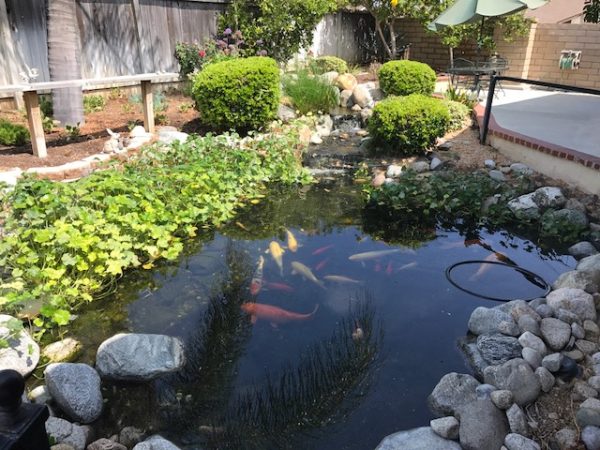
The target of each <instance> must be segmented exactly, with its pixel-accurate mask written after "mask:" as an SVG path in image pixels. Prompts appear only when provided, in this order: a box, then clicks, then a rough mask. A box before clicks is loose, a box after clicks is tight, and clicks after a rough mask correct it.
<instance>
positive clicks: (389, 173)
mask: <svg viewBox="0 0 600 450" xmlns="http://www.w3.org/2000/svg"><path fill="white" fill-rule="evenodd" d="M403 169H404V168H403V167H402V166H398V165H396V164H390V165H389V166H388V168H387V170H386V172H385V176H386V177H388V178H398V177H401V176H402V173H403V172H402V171H403Z"/></svg>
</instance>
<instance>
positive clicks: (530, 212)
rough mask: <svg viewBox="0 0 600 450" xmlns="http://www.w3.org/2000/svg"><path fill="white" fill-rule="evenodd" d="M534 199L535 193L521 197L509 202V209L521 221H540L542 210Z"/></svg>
mask: <svg viewBox="0 0 600 450" xmlns="http://www.w3.org/2000/svg"><path fill="white" fill-rule="evenodd" d="M533 197H534V194H533V193H531V194H525V195H521V196H520V197H518V198H515V199H513V200H511V201H510V202H508V209H510V210H511V211H512V212H513V214H514V215H515V216H516V217H517V218H519V219H527V220H531V219H539V217H540V208H539V207H538V205H537V203H536V202H535V200H534V199H533Z"/></svg>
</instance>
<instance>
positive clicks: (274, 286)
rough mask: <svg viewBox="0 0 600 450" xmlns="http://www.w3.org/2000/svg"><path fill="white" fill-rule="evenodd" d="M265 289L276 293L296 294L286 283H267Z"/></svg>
mask: <svg viewBox="0 0 600 450" xmlns="http://www.w3.org/2000/svg"><path fill="white" fill-rule="evenodd" d="M265 287H266V288H267V289H272V290H274V291H284V292H294V288H293V287H291V286H290V285H289V284H285V283H275V282H273V283H271V282H269V281H267V283H265Z"/></svg>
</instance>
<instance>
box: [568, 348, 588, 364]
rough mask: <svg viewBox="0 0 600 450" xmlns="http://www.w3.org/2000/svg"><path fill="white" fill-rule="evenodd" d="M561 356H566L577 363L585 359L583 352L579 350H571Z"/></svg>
mask: <svg viewBox="0 0 600 450" xmlns="http://www.w3.org/2000/svg"><path fill="white" fill-rule="evenodd" d="M563 356H568V357H569V358H571V359H573V360H575V361H577V362H579V361H583V358H585V355H584V354H583V352H582V351H581V350H577V349H575V350H571V351H568V352H563Z"/></svg>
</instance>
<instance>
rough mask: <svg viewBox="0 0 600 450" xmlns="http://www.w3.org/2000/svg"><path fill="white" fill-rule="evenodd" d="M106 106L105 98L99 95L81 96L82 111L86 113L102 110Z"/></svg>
mask: <svg viewBox="0 0 600 450" xmlns="http://www.w3.org/2000/svg"><path fill="white" fill-rule="evenodd" d="M105 106H106V99H105V98H104V97H102V96H101V95H86V96H85V97H83V111H84V112H85V113H86V114H89V113H91V112H98V111H102V110H103V109H104V107H105Z"/></svg>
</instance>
